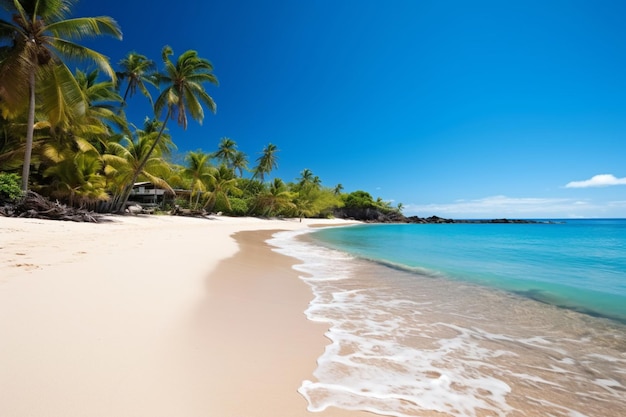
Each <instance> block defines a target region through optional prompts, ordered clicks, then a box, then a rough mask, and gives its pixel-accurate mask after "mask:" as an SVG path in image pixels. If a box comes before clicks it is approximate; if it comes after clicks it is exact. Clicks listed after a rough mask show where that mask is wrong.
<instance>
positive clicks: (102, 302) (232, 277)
mask: <svg viewBox="0 0 626 417" xmlns="http://www.w3.org/2000/svg"><path fill="white" fill-rule="evenodd" d="M333 224H335V225H336V224H339V225H344V224H345V225H347V224H350V222H346V221H342V220H328V221H327V220H320V219H311V220H306V219H305V221H304V222H302V223H300V222H298V220H297V219H294V220H261V219H253V218H225V217H215V218H211V219H193V218H179V217H170V216H149V217H143V216H141V217H139V216H138V217H126V216H123V217H114V221H112V222H106V223H98V224H93V223H72V222H59V221H47V220H39V219H15V218H5V217H0V267H1V269H2V271H3V273H2V276H0V334H2V338H3V343H2V344H1V345H0V390H1V391H2V392H3V400H2V401H1V402H0V414H2V415H3V416H7V417H20V416H27V415H28V416H44V415H45V416H53V417H54V416H68V417H71V416H84V415H91V416H111V415H115V416H119V417H124V416H137V415H150V416H155V417H158V416H171V415H180V416H188V417H193V416H206V415H220V416H232V417H236V416H240V415H246V416H249V417H254V416H268V417H269V416H270V415H272V416H273V415H289V416H290V417H291V416H293V417H297V416H311V415H320V416H329V417H330V416H337V417H343V416H355V417H358V416H372V414H370V413H365V412H354V411H345V410H338V409H333V410H331V409H329V410H326V411H324V412H321V413H311V412H308V411H307V410H306V407H307V403H306V400H305V399H304V398H303V397H302V396H301V395H300V394H299V393H298V392H297V389H298V388H299V386H300V384H301V382H302V381H303V380H305V379H310V378H312V376H311V375H312V372H313V370H314V369H315V367H316V363H315V360H316V358H317V357H319V356H320V355H321V354H322V352H323V350H324V347H325V346H326V345H327V344H328V343H329V342H328V340H327V339H326V338H325V337H324V332H325V330H326V327H325V326H324V325H322V324H319V323H314V322H311V321H309V320H307V319H306V317H305V315H304V310H305V309H306V307H307V305H308V303H309V302H310V300H311V299H312V296H313V295H312V293H311V291H310V289H309V288H307V285H306V284H305V283H304V282H303V281H302V280H300V279H299V278H298V275H297V272H296V271H295V270H293V269H292V268H291V267H292V266H293V265H294V264H295V263H296V262H297V260H296V259H294V258H290V257H287V256H285V255H280V254H278V253H275V252H273V251H272V250H271V248H270V247H269V245H268V244H267V243H266V242H265V241H266V240H267V239H268V238H269V237H270V236H271V233H272V232H271V231H278V230H296V229H301V228H307V227H310V226H319V225H333ZM260 276H261V277H262V278H263V281H262V282H261V281H259V279H260V278H259V277H260ZM254 277H257V278H256V279H255V278H254ZM242 413H243V414H242Z"/></svg>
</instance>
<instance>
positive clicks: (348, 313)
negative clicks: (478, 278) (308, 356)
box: [269, 231, 626, 417]
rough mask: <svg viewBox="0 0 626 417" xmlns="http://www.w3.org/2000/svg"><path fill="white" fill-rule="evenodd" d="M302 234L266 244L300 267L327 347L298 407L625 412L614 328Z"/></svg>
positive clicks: (469, 416) (623, 368)
mask: <svg viewBox="0 0 626 417" xmlns="http://www.w3.org/2000/svg"><path fill="white" fill-rule="evenodd" d="M303 233H306V232H302V231H298V232H280V233H277V234H275V235H274V237H273V238H272V239H271V240H270V241H269V243H270V244H271V245H273V246H275V250H276V251H278V252H280V253H283V254H285V255H289V256H292V257H294V258H297V259H298V260H299V261H300V263H299V264H298V265H296V266H294V268H295V269H296V270H297V271H299V272H300V273H301V279H302V280H304V281H305V282H306V283H307V284H308V285H309V286H310V287H311V289H312V292H313V294H314V298H313V301H312V302H311V304H310V306H309V308H308V309H307V310H306V312H305V314H306V315H307V317H308V318H309V319H310V320H313V321H319V322H324V323H328V324H329V330H328V332H327V333H326V336H327V337H328V339H329V340H330V342H329V344H328V345H327V346H326V348H325V351H324V353H323V354H322V355H321V357H320V358H318V361H317V365H318V366H317V368H316V370H315V371H314V373H313V375H312V377H311V378H309V379H307V380H305V381H303V383H302V385H301V386H300V388H299V390H298V391H299V392H300V394H301V395H302V396H303V397H304V398H305V399H306V400H307V401H308V404H309V405H308V409H309V410H310V411H312V412H318V411H323V410H325V409H327V408H328V407H331V406H334V407H339V408H343V409H347V410H363V411H369V412H372V413H376V414H379V415H387V416H395V417H408V416H420V415H424V414H425V413H431V412H441V413H444V415H450V416H456V417H478V416H485V415H489V416H507V415H516V416H517V415H519V416H525V415H527V416H534V415H538V414H537V413H541V415H553V416H568V417H569V416H588V417H592V416H598V417H604V416H607V415H620V414H619V413H620V412H621V411H623V410H624V409H625V408H624V407H625V406H626V400H625V399H624V398H622V397H623V390H624V385H625V384H626V382H625V381H624V378H625V372H626V364H625V363H624V362H623V361H624V360H626V354H625V353H624V351H623V350H621V349H622V347H623V346H626V331H625V329H624V328H623V326H619V325H618V326H617V327H616V328H614V327H611V326H608V327H602V326H603V325H604V324H603V323H605V322H602V321H597V319H594V318H589V317H586V316H582V315H578V314H576V313H573V312H568V313H567V314H566V315H564V314H563V312H562V311H560V310H559V309H556V308H553V307H551V306H547V305H545V304H541V303H537V302H535V301H532V300H528V299H524V298H520V297H516V296H514V295H511V294H507V293H503V292H500V291H493V290H484V289H482V288H480V287H478V286H474V285H470V284H463V283H459V282H456V281H449V280H445V279H440V278H437V277H434V276H432V275H421V274H419V273H415V272H410V271H403V270H398V269H396V268H388V267H385V266H383V265H380V264H377V263H371V262H367V261H363V260H360V259H358V258H355V257H354V256H352V255H349V254H346V253H344V252H342V251H338V250H334V249H329V248H326V247H322V246H320V245H318V244H316V243H312V242H311V241H309V240H308V239H304V238H302V237H301V236H300V237H299V236H298V235H301V234H303ZM587 320H596V321H593V326H591V327H590V326H589V321H587ZM597 323H600V325H598V326H596V325H597ZM616 329H617V330H616ZM599 340H600V341H606V343H601V344H600V345H597V343H598V341H599ZM557 365H558V366H557ZM590 375H595V376H593V377H590ZM530 399H532V400H530ZM620 410H621V411H620Z"/></svg>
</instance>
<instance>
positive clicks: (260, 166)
mask: <svg viewBox="0 0 626 417" xmlns="http://www.w3.org/2000/svg"><path fill="white" fill-rule="evenodd" d="M277 152H278V147H277V146H276V145H274V144H272V143H270V144H268V145H267V146H266V147H265V148H263V151H262V152H261V156H260V157H258V158H257V166H256V168H255V169H254V174H253V176H252V178H256V177H259V178H260V179H261V181H264V180H265V174H269V173H270V172H272V170H273V169H275V168H277V167H278V156H277V155H276V153H277Z"/></svg>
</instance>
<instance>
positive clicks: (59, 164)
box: [43, 146, 109, 207]
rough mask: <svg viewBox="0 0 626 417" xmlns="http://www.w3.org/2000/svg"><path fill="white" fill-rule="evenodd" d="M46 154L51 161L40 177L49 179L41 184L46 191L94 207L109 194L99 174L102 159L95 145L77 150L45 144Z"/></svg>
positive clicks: (54, 195)
mask: <svg viewBox="0 0 626 417" xmlns="http://www.w3.org/2000/svg"><path fill="white" fill-rule="evenodd" d="M46 156H47V157H48V158H51V159H52V160H53V161H54V163H53V164H50V165H49V166H48V168H46V169H45V170H44V171H43V177H44V178H50V179H51V181H50V182H49V183H48V184H47V185H45V186H43V190H44V191H45V193H46V194H48V195H50V196H51V197H54V198H57V199H59V200H61V201H64V202H67V203H68V204H69V205H71V206H80V207H93V206H95V204H96V203H97V202H99V201H104V200H107V199H108V198H109V195H108V194H107V192H106V188H105V187H106V178H105V176H104V175H102V166H103V161H102V158H101V156H100V154H99V153H98V151H96V150H95V149H94V148H89V149H86V150H78V151H76V152H74V151H72V150H71V149H69V148H64V149H63V150H61V151H60V152H57V151H56V150H55V149H53V148H52V147H50V146H48V147H47V152H46Z"/></svg>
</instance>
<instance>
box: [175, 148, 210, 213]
mask: <svg viewBox="0 0 626 417" xmlns="http://www.w3.org/2000/svg"><path fill="white" fill-rule="evenodd" d="M185 159H186V161H187V166H186V167H185V168H184V169H183V172H182V174H183V176H185V177H187V178H189V179H190V181H191V184H190V187H189V188H191V194H189V207H190V208H192V209H196V208H198V205H199V204H200V200H201V198H202V197H203V196H204V194H205V193H206V192H207V185H208V184H209V182H210V181H211V180H212V179H213V178H214V177H213V175H214V173H215V168H214V167H212V166H211V164H210V159H211V155H209V154H206V153H204V152H200V151H198V152H189V153H188V154H187V156H186V158H185ZM194 196H195V198H196V201H195V203H194V202H193V197H194Z"/></svg>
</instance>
